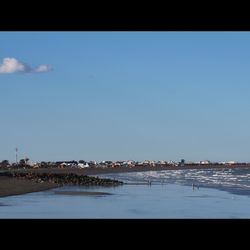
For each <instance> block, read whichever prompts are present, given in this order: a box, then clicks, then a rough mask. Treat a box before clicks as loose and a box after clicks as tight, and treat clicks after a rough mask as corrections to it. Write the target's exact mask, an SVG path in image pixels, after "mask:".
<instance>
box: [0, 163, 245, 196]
mask: <svg viewBox="0 0 250 250" xmlns="http://www.w3.org/2000/svg"><path fill="white" fill-rule="evenodd" d="M225 168H249V166H233V167H230V166H185V167H179V166H176V167H149V166H147V167H145V166H138V167H133V168H86V169H72V168H71V169H59V168H56V169H26V170H23V169H22V170H20V171H21V172H35V173H65V174H69V173H74V174H79V175H99V174H108V173H126V172H142V171H160V170H180V169H225ZM15 171H18V170H15ZM55 187H58V185H57V184H54V183H50V182H43V183H37V182H35V181H32V180H23V179H17V178H11V177H6V176H0V197H4V196H9V195H19V194H25V193H31V192H39V191H44V190H47V189H51V188H55Z"/></svg>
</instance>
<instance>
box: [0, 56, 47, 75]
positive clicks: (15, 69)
mask: <svg viewBox="0 0 250 250" xmlns="http://www.w3.org/2000/svg"><path fill="white" fill-rule="evenodd" d="M51 70H52V67H50V66H48V65H46V64H41V65H38V66H37V67H35V68H32V67H30V66H29V65H27V64H26V63H23V62H20V61H18V60H17V59H16V58H13V57H5V58H4V59H3V61H2V63H1V64H0V74H13V73H44V72H48V71H51Z"/></svg>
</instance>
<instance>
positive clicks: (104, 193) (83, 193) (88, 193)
mask: <svg viewBox="0 0 250 250" xmlns="http://www.w3.org/2000/svg"><path fill="white" fill-rule="evenodd" d="M55 194H60V195H83V196H84V195H111V193H107V192H87V191H55Z"/></svg>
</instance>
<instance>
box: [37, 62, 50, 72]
mask: <svg viewBox="0 0 250 250" xmlns="http://www.w3.org/2000/svg"><path fill="white" fill-rule="evenodd" d="M50 70H51V67H50V66H48V65H45V64H42V65H39V66H37V67H36V68H35V69H34V71H35V72H37V73H42V72H48V71H50Z"/></svg>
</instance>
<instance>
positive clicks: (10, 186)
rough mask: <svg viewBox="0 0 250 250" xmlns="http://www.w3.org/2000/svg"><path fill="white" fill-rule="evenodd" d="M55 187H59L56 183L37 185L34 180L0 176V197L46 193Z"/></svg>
mask: <svg viewBox="0 0 250 250" xmlns="http://www.w3.org/2000/svg"><path fill="white" fill-rule="evenodd" d="M55 187H58V185H57V184H55V183H50V182H43V183H37V182H35V181H32V180H21V179H17V178H11V177H5V176H0V197H4V196H10V195H20V194H25V193H32V192H39V191H45V190H47V189H51V188H55Z"/></svg>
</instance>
